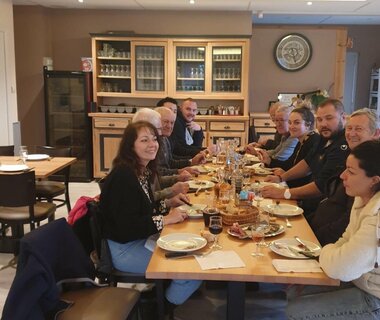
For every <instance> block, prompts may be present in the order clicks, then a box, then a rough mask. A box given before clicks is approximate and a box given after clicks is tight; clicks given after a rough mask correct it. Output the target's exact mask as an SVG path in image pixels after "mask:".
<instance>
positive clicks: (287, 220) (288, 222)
mask: <svg viewBox="0 0 380 320" xmlns="http://www.w3.org/2000/svg"><path fill="white" fill-rule="evenodd" d="M285 222H286V226H287V227H288V228H291V227H292V224H291V223H290V221H289V219H288V218H285Z"/></svg>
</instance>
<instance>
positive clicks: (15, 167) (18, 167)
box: [0, 164, 29, 172]
mask: <svg viewBox="0 0 380 320" xmlns="http://www.w3.org/2000/svg"><path fill="white" fill-rule="evenodd" d="M28 169H29V167H28V166H27V165H26V164H3V165H1V166H0V171H3V172H17V171H24V170H28Z"/></svg>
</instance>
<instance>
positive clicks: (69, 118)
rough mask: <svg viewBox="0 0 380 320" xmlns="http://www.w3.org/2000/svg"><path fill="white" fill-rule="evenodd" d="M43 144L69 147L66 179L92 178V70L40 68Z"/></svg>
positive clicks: (83, 179) (84, 179)
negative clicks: (43, 123) (42, 85)
mask: <svg viewBox="0 0 380 320" xmlns="http://www.w3.org/2000/svg"><path fill="white" fill-rule="evenodd" d="M44 91H45V121H46V123H45V127H46V144H47V145H49V146H53V147H68V146H69V147H71V148H72V156H73V157H76V158H77V162H75V163H74V164H73V165H72V166H71V170H70V181H90V180H91V179H92V135H91V119H90V118H89V117H88V112H90V111H91V107H92V106H93V103H92V102H91V100H92V74H91V73H90V72H81V71H50V70H47V68H46V67H45V68H44Z"/></svg>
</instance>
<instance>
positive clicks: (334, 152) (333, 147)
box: [262, 99, 349, 218]
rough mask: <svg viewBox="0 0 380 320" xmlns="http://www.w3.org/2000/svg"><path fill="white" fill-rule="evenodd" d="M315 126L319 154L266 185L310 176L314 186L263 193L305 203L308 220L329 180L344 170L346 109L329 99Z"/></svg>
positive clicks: (275, 189)
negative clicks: (318, 139) (309, 174)
mask: <svg viewBox="0 0 380 320" xmlns="http://www.w3.org/2000/svg"><path fill="white" fill-rule="evenodd" d="M316 123H317V129H318V131H319V133H320V135H321V140H320V143H319V145H318V147H317V148H316V150H315V151H313V152H311V153H309V154H308V155H307V157H306V158H305V159H304V160H301V161H300V162H299V163H297V164H296V165H295V166H294V167H292V168H291V169H289V170H288V171H286V172H285V173H283V174H281V175H280V176H269V177H267V181H271V182H280V181H287V180H293V179H297V178H301V177H304V176H306V175H307V174H308V173H309V172H311V173H312V176H313V178H312V182H310V183H308V184H306V185H304V186H301V187H297V188H291V189H288V188H284V189H281V188H276V187H271V186H266V187H264V188H263V191H262V194H263V196H264V197H267V198H285V199H302V200H303V201H302V207H303V208H304V210H305V213H306V215H305V216H306V218H307V216H308V213H309V214H310V212H311V211H314V210H315V208H316V207H317V205H318V203H319V201H320V199H321V197H322V196H323V195H324V192H325V188H326V182H327V180H328V178H330V177H332V176H334V175H336V174H340V173H341V172H342V171H343V170H344V168H345V162H346V158H347V156H348V154H349V148H348V145H347V142H346V139H345V136H344V124H345V114H344V107H343V104H342V103H341V102H340V101H339V100H336V99H328V100H325V101H323V102H322V103H321V104H320V105H318V108H317V113H316Z"/></svg>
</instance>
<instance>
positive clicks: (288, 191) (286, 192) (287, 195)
mask: <svg viewBox="0 0 380 320" xmlns="http://www.w3.org/2000/svg"><path fill="white" fill-rule="evenodd" d="M291 197H292V194H291V193H290V190H289V188H288V189H285V192H284V198H285V199H286V200H289V199H290V198H291Z"/></svg>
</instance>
